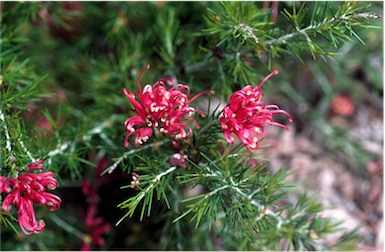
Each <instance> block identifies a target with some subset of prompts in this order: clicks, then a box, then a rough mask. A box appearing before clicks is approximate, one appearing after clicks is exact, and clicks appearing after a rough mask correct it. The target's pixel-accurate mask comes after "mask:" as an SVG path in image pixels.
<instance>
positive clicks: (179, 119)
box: [123, 65, 214, 147]
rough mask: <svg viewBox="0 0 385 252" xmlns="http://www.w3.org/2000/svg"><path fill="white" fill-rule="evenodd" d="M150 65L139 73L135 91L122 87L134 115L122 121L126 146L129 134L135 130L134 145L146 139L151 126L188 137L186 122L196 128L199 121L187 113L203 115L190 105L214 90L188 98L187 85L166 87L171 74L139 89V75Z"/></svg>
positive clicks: (189, 132)
mask: <svg viewBox="0 0 385 252" xmlns="http://www.w3.org/2000/svg"><path fill="white" fill-rule="evenodd" d="M149 68H150V66H149V65H147V66H146V67H145V68H143V69H142V71H141V72H140V74H139V76H138V80H137V85H138V93H137V92H129V91H128V90H127V89H124V90H123V91H124V93H125V94H126V96H127V98H128V100H129V101H130V103H131V104H132V106H133V107H134V109H135V112H136V115H134V116H131V117H129V118H128V119H127V120H126V121H125V123H124V126H125V128H126V130H127V131H128V132H129V133H128V134H127V136H126V138H125V141H124V145H125V146H126V147H127V146H128V138H129V137H130V136H131V135H134V134H136V137H135V143H136V144H137V145H141V144H143V143H144V142H146V141H147V140H148V139H149V138H150V136H151V135H152V133H153V128H154V127H155V128H157V129H159V131H160V132H162V133H164V134H168V135H171V136H174V137H175V138H177V139H183V138H187V137H189V136H190V135H191V134H192V129H191V127H190V126H189V125H188V124H186V122H187V121H190V122H192V123H193V124H195V126H196V127H197V128H199V125H198V123H197V122H196V121H195V120H194V119H191V118H186V117H185V116H189V117H190V116H192V115H193V114H194V113H198V114H200V115H201V116H202V117H204V116H205V115H204V114H203V112H202V111H200V110H197V109H195V108H193V107H191V106H190V104H191V103H192V102H193V101H194V100H196V99H197V98H198V97H200V96H202V95H204V94H207V93H211V94H214V91H212V90H206V91H203V92H201V93H199V94H197V95H196V96H194V97H193V98H191V99H189V96H190V88H189V87H188V86H186V85H182V84H176V85H174V86H173V87H171V88H170V89H169V90H167V87H166V84H165V82H166V81H173V79H171V78H163V79H161V80H159V81H157V82H155V83H154V84H153V85H152V86H151V85H149V84H147V85H146V86H145V87H144V88H143V90H142V88H141V84H140V77H141V75H142V74H143V72H144V71H145V70H147V69H149ZM141 126H144V127H141ZM138 127H141V128H138Z"/></svg>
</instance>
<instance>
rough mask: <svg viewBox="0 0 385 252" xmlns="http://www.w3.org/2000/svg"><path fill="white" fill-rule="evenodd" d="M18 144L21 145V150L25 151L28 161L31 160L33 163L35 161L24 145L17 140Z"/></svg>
mask: <svg viewBox="0 0 385 252" xmlns="http://www.w3.org/2000/svg"><path fill="white" fill-rule="evenodd" d="M21 136H22V135H20V138H21ZM19 143H20V145H21V147H22V148H23V150H24V151H25V153H27V155H28V157H29V159H31V161H32V163H35V162H36V159H34V158H33V157H32V155H31V153H30V152H29V151H28V149H27V148H26V147H25V145H24V142H23V141H22V140H20V139H19Z"/></svg>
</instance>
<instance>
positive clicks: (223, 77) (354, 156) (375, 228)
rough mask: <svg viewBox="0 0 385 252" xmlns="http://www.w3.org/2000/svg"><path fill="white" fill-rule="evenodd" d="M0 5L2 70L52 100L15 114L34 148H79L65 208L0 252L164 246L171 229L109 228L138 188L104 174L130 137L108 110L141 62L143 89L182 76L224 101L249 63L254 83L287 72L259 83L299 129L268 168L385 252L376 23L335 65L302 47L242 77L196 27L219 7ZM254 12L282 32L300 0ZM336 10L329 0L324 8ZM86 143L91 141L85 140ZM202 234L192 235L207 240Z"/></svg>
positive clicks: (132, 223)
mask: <svg viewBox="0 0 385 252" xmlns="http://www.w3.org/2000/svg"><path fill="white" fill-rule="evenodd" d="M0 4H1V9H2V28H1V31H2V40H3V42H2V43H8V44H9V45H10V48H12V49H11V52H10V53H12V54H14V55H16V56H17V59H15V60H14V61H9V62H3V63H2V71H7V70H12V71H13V70H15V69H16V70H17V71H18V76H19V78H20V79H17V81H20V82H21V83H23V81H25V82H28V81H31V80H36V79H41V78H42V80H41V81H40V83H39V87H38V88H39V92H40V93H41V94H44V96H45V97H44V98H43V99H42V100H39V101H37V100H36V101H30V102H28V103H27V104H26V107H23V108H20V111H21V116H22V118H23V122H24V123H25V126H26V128H27V129H29V132H30V134H31V135H33V136H35V138H36V139H37V140H34V141H36V142H35V143H34V144H35V145H36V146H39V145H40V146H44V148H45V149H52V150H53V149H55V148H56V147H57V146H58V144H59V143H65V142H71V143H72V142H75V141H78V142H79V144H78V145H76V146H77V148H76V150H75V151H74V152H73V153H72V154H71V153H70V154H68V155H64V156H61V157H59V158H57V159H55V160H54V161H52V163H51V166H55V167H56V168H55V171H56V172H57V173H58V174H59V177H60V185H61V186H60V190H59V192H58V193H59V194H60V196H61V197H62V199H63V203H62V208H61V210H60V211H57V212H48V210H46V209H41V210H39V212H38V213H37V214H38V215H39V216H41V218H44V219H45V221H46V223H47V227H46V230H45V231H44V232H43V233H42V234H41V235H35V236H31V237H26V236H24V235H22V234H19V235H18V234H15V232H14V231H13V230H12V229H10V228H3V227H2V228H1V249H2V250H33V249H38V250H48V249H49V250H51V249H65V250H78V249H81V248H83V249H90V248H94V249H98V248H101V249H164V247H162V246H161V244H160V242H159V241H160V239H161V234H162V232H161V230H162V227H163V225H164V223H162V222H159V221H157V220H156V218H155V220H154V218H151V219H145V220H144V221H142V222H140V221H138V219H137V218H133V219H130V220H127V221H125V222H123V223H122V224H121V225H119V226H118V227H115V226H114V225H115V223H116V221H117V220H118V219H119V218H120V217H121V215H122V211H120V210H119V209H117V208H116V205H117V204H118V203H120V202H121V201H122V200H123V199H125V198H127V194H130V193H131V194H132V193H135V192H134V191H127V190H126V191H123V190H121V189H120V188H119V186H120V185H121V184H122V183H124V181H127V180H129V179H130V177H129V176H128V174H127V173H125V172H124V171H116V172H115V173H113V175H110V176H100V173H101V172H102V171H103V170H104V169H106V168H107V167H108V166H109V165H111V164H112V163H113V161H111V160H112V158H114V157H112V156H111V153H110V152H109V151H108V150H109V148H111V149H113V148H115V147H116V146H121V147H122V143H123V139H124V136H125V132H124V128H123V127H120V126H119V127H120V128H119V127H115V128H119V129H114V127H111V126H112V125H121V123H120V121H119V120H120V119H119V120H116V118H114V117H111V115H117V116H118V117H117V118H125V115H124V113H125V111H127V110H129V109H130V107H129V105H128V103H127V101H126V97H125V96H124V94H123V92H122V89H123V87H126V88H128V89H131V90H133V89H134V88H135V85H136V78H137V75H138V73H139V71H140V70H141V69H142V68H143V67H144V66H146V65H147V64H150V65H151V70H150V71H147V72H146V74H145V75H144V76H143V79H142V84H144V83H148V82H150V83H153V81H154V80H157V79H159V78H161V77H174V78H176V79H177V80H178V82H179V83H185V84H189V85H191V88H192V90H193V92H194V93H197V92H200V91H202V90H206V89H214V90H215V91H216V92H217V95H218V101H216V102H217V103H219V102H222V103H223V104H226V100H227V99H228V97H229V95H230V94H231V92H233V91H234V90H236V89H239V88H240V87H242V86H244V85H245V84H248V83H247V80H248V78H242V71H243V70H242V69H246V70H247V69H248V68H242V67H243V66H244V65H247V66H249V67H250V68H251V69H252V71H254V72H255V73H253V74H255V75H256V77H255V80H262V78H263V76H266V75H267V74H268V73H269V72H271V71H272V69H278V70H279V75H277V76H274V77H273V78H272V79H271V80H270V81H269V83H268V84H266V85H265V86H264V92H265V98H266V100H267V101H269V102H270V103H272V104H278V105H279V106H280V107H281V108H283V109H284V110H286V111H288V112H289V113H290V114H291V115H292V117H293V121H294V123H293V124H291V128H292V130H291V131H290V132H285V131H282V130H279V129H270V132H271V134H273V136H271V137H269V140H266V141H269V143H270V145H271V147H270V148H268V149H267V150H266V155H267V156H266V158H268V159H269V161H268V168H269V169H271V170H272V171H276V170H278V169H279V168H280V167H282V166H285V167H288V169H290V170H293V171H295V172H294V173H293V175H292V176H290V177H289V179H290V180H293V181H296V182H298V184H299V188H300V189H302V188H303V190H308V191H309V194H311V195H314V197H317V198H319V199H321V200H322V201H323V202H324V203H325V204H326V205H330V206H334V207H335V208H334V209H330V210H328V211H326V212H325V213H324V214H325V216H329V217H336V218H339V219H341V220H343V224H342V225H343V226H344V227H347V228H354V227H356V226H360V229H359V231H358V233H359V234H360V236H361V238H362V239H361V241H360V245H359V246H360V247H359V248H360V250H382V249H383V135H384V134H383V29H382V22H383V21H382V19H378V20H373V21H371V22H370V24H371V25H372V26H377V28H370V29H369V28H355V29H354V31H355V33H356V34H358V36H359V38H361V39H362V41H360V40H359V39H357V38H356V37H355V36H352V37H351V40H350V41H346V42H345V43H340V44H338V46H337V47H336V48H333V47H331V51H332V52H333V53H336V54H335V55H334V56H333V57H332V58H328V57H325V58H324V57H316V58H315V59H314V58H313V57H312V55H311V54H310V53H309V52H308V51H306V50H303V51H299V52H297V53H298V54H299V56H300V58H301V60H299V59H298V58H297V57H294V56H291V55H286V54H284V53H283V54H281V56H280V57H274V58H273V59H272V61H271V62H270V68H269V66H268V64H267V61H268V59H267V57H265V58H264V56H263V52H260V54H261V57H260V58H259V59H258V60H255V59H253V58H246V56H247V55H246V56H245V58H243V59H242V60H243V64H244V65H242V67H241V68H240V69H241V70H239V71H240V72H239V74H234V72H235V70H234V69H232V68H231V67H232V61H230V60H228V58H229V57H228V52H229V50H228V49H227V48H223V47H220V46H217V44H218V42H219V39H220V38H219V37H218V36H217V35H216V34H210V32H206V33H205V32H202V31H204V30H205V29H207V28H210V22H208V21H207V15H208V9H209V8H210V9H214V10H216V9H218V8H219V7H218V3H217V2H163V1H159V2H33V3H32V2H22V3H21V2H1V3H0ZM253 4H255V6H257V7H258V8H259V9H264V10H265V11H266V12H268V13H271V17H272V18H273V17H274V15H273V14H274V13H278V14H277V16H276V17H275V20H273V21H274V23H275V26H276V27H280V28H281V29H282V30H285V29H287V27H288V22H287V21H286V19H285V18H284V17H283V15H281V11H282V10H283V9H285V8H286V9H288V10H291V8H292V5H293V3H292V2H289V1H284V2H275V4H274V3H273V2H256V3H253ZM340 4H341V3H339V2H330V3H329V5H330V6H329V8H331V9H337V8H338V6H339V5H340ZM295 5H297V7H299V6H300V3H299V2H297V3H295ZM307 6H309V8H312V6H314V3H313V2H308V3H307ZM369 10H370V11H371V12H374V13H377V14H379V15H381V16H382V14H383V13H382V12H383V3H382V2H372V4H371V6H370V7H369ZM309 13H310V12H309ZM309 15H310V14H309ZM269 17H270V16H269ZM306 18H308V19H309V18H310V17H309V16H305V19H306ZM304 22H305V21H304ZM363 42H364V43H363ZM3 48H4V47H3ZM12 50H14V51H12ZM247 71H249V70H247ZM257 77H258V78H257ZM253 80H254V79H253ZM258 83H259V82H257V81H256V82H255V83H252V84H254V85H256V84H258ZM21 99H22V98H21ZM15 109H16V108H15ZM18 109H19V108H18ZM123 120H124V119H123ZM103 121H105V122H107V125H105V126H106V127H107V130H106V132H105V134H103V135H101V136H100V139H99V138H98V139H96V138H92V137H90V135H87V131H88V130H89V129H92V128H95V127H97V126H98V125H96V124H97V123H100V122H103ZM108 123H109V124H108ZM82 137H90V139H88V140H89V141H84V142H82V141H81V138H82ZM91 138H92V139H91ZM58 139H59V140H58ZM272 139H274V140H272ZM100 146H103V147H100ZM79 153H82V155H79ZM83 153H85V154H84V155H83ZM80 157H81V158H80ZM92 165H93V166H92ZM95 194H96V195H97V197H96V198H97V200H96V198H95V196H93V195H95ZM90 209H97V210H96V213H97V214H93V213H92V211H91V210H90ZM154 216H156V213H155V214H154ZM98 218H102V219H98ZM203 236H204V235H203V234H202V237H195V238H194V239H196V242H198V241H202V240H204V238H203ZM330 240H331V241H333V237H330ZM218 243H219V244H220V241H218ZM214 248H220V245H218V247H214ZM174 249H175V248H174ZM192 249H195V247H192Z"/></svg>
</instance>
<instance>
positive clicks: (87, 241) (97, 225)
mask: <svg viewBox="0 0 385 252" xmlns="http://www.w3.org/2000/svg"><path fill="white" fill-rule="evenodd" d="M98 165H99V164H98ZM82 190H83V194H84V195H85V196H86V197H87V202H88V209H87V214H86V219H85V224H86V229H87V231H88V233H89V234H87V235H85V236H84V238H83V245H82V247H81V250H82V251H90V250H91V246H92V245H95V246H99V247H104V246H105V245H106V241H105V240H104V238H103V236H102V235H103V234H104V233H106V232H109V231H111V229H112V225H111V224H110V223H106V222H105V221H104V219H103V218H102V217H96V212H97V204H98V201H99V197H98V191H97V188H96V187H94V186H92V185H91V184H90V182H89V180H88V179H85V180H83V182H82Z"/></svg>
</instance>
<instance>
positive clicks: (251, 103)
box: [219, 70, 292, 152]
mask: <svg viewBox="0 0 385 252" xmlns="http://www.w3.org/2000/svg"><path fill="white" fill-rule="evenodd" d="M275 74H278V71H277V70H275V71H273V72H272V73H270V74H269V75H268V76H266V77H265V78H264V79H263V80H262V82H261V83H260V84H259V85H258V86H257V87H252V86H250V85H248V86H246V87H244V88H242V89H241V90H238V91H236V92H234V93H233V94H232V95H231V97H230V102H229V104H228V105H227V106H226V107H225V108H224V109H223V114H222V116H221V118H220V119H219V121H220V124H221V127H222V131H223V134H224V135H225V138H226V140H227V141H228V142H229V143H230V144H234V138H233V137H232V136H231V133H234V134H235V135H236V136H237V137H238V138H239V139H240V140H241V142H242V143H243V145H245V147H246V148H247V149H248V150H249V151H251V152H254V151H255V150H256V149H257V148H258V141H259V140H260V138H261V136H262V133H263V131H264V126H265V125H275V126H279V127H282V128H285V129H286V130H290V128H289V127H288V126H285V125H283V124H280V123H277V122H274V121H273V117H274V116H275V115H276V114H279V113H282V114H284V115H286V116H287V117H288V118H289V121H290V122H292V118H291V116H290V115H289V114H288V113H287V112H286V111H284V110H281V109H280V108H279V107H278V106H277V105H266V104H265V103H264V102H263V101H261V99H262V97H263V93H262V92H261V88H262V85H263V84H264V83H265V81H266V80H267V79H268V78H270V77H271V76H272V75H275Z"/></svg>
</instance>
